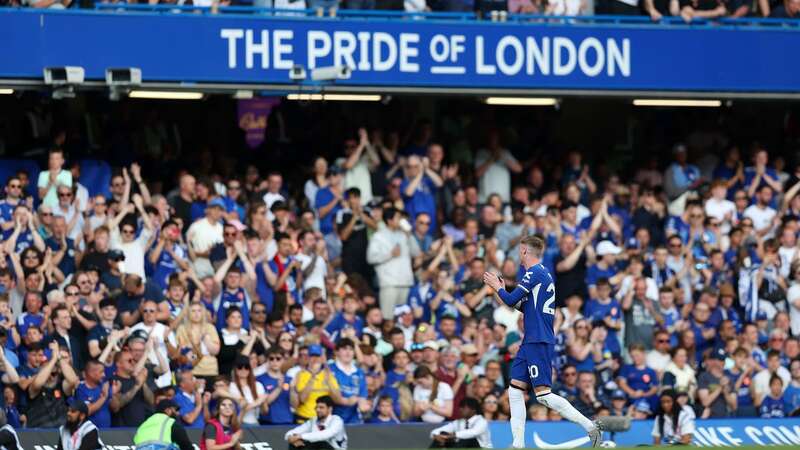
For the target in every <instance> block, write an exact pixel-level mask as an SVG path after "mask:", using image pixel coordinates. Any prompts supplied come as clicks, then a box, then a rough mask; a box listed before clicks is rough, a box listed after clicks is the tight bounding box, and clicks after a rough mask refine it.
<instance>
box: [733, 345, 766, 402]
mask: <svg viewBox="0 0 800 450" xmlns="http://www.w3.org/2000/svg"><path fill="white" fill-rule="evenodd" d="M733 361H734V366H733V367H732V368H731V369H729V370H726V371H725V375H726V376H727V377H728V379H730V380H731V390H732V391H733V392H734V393H735V394H736V417H754V416H755V415H756V414H757V410H756V408H755V405H754V402H753V395H752V392H753V375H754V374H755V373H756V372H757V371H758V370H759V369H760V368H759V366H758V364H757V363H755V361H752V359H751V358H750V355H749V354H748V352H747V349H745V348H744V347H739V348H737V349H736V350H735V351H734V352H733Z"/></svg>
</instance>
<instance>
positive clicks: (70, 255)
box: [45, 193, 76, 277]
mask: <svg viewBox="0 0 800 450" xmlns="http://www.w3.org/2000/svg"><path fill="white" fill-rule="evenodd" d="M59 195H61V194H60V193H59ZM52 229H53V235H52V236H50V237H49V238H47V240H46V241H45V245H47V247H48V248H49V249H50V250H52V251H53V263H55V264H56V265H57V266H58V270H60V271H61V273H63V274H64V276H65V277H68V276H70V275H72V274H74V273H75V268H76V264H75V241H73V240H72V239H70V238H69V237H68V236H67V220H66V219H65V218H64V217H63V216H56V217H53V226H52Z"/></svg>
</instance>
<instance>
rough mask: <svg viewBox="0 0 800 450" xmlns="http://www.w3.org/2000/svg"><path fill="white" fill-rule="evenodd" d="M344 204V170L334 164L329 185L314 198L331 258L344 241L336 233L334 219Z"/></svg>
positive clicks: (330, 169) (329, 171)
mask: <svg viewBox="0 0 800 450" xmlns="http://www.w3.org/2000/svg"><path fill="white" fill-rule="evenodd" d="M344 206H345V205H344V187H343V183H342V171H341V169H339V168H338V167H336V166H333V167H331V168H329V169H328V185H327V186H325V187H324V188H321V189H319V190H318V191H317V195H316V196H315V198H314V209H315V210H316V212H317V219H319V231H320V232H321V233H322V235H323V236H324V238H325V244H326V245H327V246H328V256H329V258H330V259H331V260H333V259H334V258H335V257H337V256H338V255H339V253H340V252H341V246H342V243H341V241H340V240H339V237H338V236H337V234H336V229H335V227H334V219H335V218H336V213H338V212H339V210H340V209H342V208H343V207H344Z"/></svg>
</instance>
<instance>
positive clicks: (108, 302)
mask: <svg viewBox="0 0 800 450" xmlns="http://www.w3.org/2000/svg"><path fill="white" fill-rule="evenodd" d="M66 290H67V291H70V290H74V291H77V290H78V288H77V287H75V286H67V289H66ZM68 293H69V292H68ZM99 307H100V315H99V317H98V318H99V319H100V320H99V321H98V322H97V325H95V326H94V328H92V329H91V330H89V333H88V335H87V338H86V339H87V343H88V349H89V355H90V356H91V357H92V358H97V357H98V356H100V353H102V351H103V349H102V348H101V347H100V343H101V342H102V341H103V340H104V339H105V340H108V338H109V336H110V335H111V332H112V331H114V329H115V328H117V329H118V328H119V325H118V324H117V303H116V301H115V300H114V299H112V298H109V297H105V298H103V299H102V300H100V305H99Z"/></svg>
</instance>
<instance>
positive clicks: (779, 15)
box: [0, 0, 800, 22]
mask: <svg viewBox="0 0 800 450" xmlns="http://www.w3.org/2000/svg"><path fill="white" fill-rule="evenodd" d="M95 3H96V2H94V1H80V0H0V6H27V7H31V8H55V9H65V8H77V7H81V6H84V7H93V6H94V4H95ZM106 3H110V4H116V3H126V4H136V3H139V2H137V1H110V2H106ZM142 3H147V4H150V5H186V6H190V5H191V6H195V7H206V8H211V9H212V11H213V12H217V11H218V10H219V7H225V6H255V7H257V8H275V9H276V10H280V12H277V13H276V14H277V15H297V14H302V13H300V12H293V11H312V14H316V15H318V16H327V15H330V16H335V15H336V11H337V10H338V9H339V8H341V9H350V10H385V11H405V12H407V13H425V12H437V11H438V12H464V13H472V12H475V13H476V14H477V17H479V18H484V19H491V20H494V21H497V20H500V21H505V20H507V18H508V15H509V14H532V15H546V16H581V15H589V14H598V15H602V14H607V15H618V16H628V15H631V16H637V15H647V16H650V18H651V19H652V20H653V21H655V22H658V21H661V20H662V18H665V17H670V16H674V17H680V18H682V19H683V20H684V21H686V22H691V21H692V20H696V19H710V20H713V19H718V18H723V17H728V18H745V17H752V18H763V17H770V18H776V19H798V18H800V0H595V1H592V0H251V1H247V0H242V1H239V0H194V1H192V2H184V0H164V1H159V0H149V1H147V2H142Z"/></svg>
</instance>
